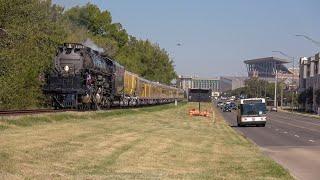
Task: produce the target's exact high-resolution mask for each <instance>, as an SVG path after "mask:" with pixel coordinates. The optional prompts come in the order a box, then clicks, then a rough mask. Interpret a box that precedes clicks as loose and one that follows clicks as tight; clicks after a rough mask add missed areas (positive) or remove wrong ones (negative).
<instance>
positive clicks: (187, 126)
mask: <svg viewBox="0 0 320 180" xmlns="http://www.w3.org/2000/svg"><path fill="white" fill-rule="evenodd" d="M192 106H194V107H197V106H196V104H188V105H185V104H184V105H181V106H179V107H174V106H173V105H166V106H158V107H151V108H142V109H136V110H135V109H131V110H116V111H111V112H90V113H74V112H73V113H62V114H59V115H37V116H28V117H19V118H17V117H15V118H9V119H7V118H2V119H1V120H0V142H1V146H0V179H24V178H27V179H291V178H292V177H291V176H290V175H289V174H288V172H287V171H285V170H284V169H283V168H282V167H280V166H279V165H277V164H276V163H275V162H273V161H272V160H270V159H269V158H267V157H265V156H263V155H262V154H261V152H260V151H259V149H258V148H257V147H255V146H254V145H252V144H251V143H250V142H248V141H247V140H246V139H245V138H243V137H241V136H239V135H238V134H237V133H236V132H235V131H234V130H233V129H232V128H230V127H229V126H228V125H227V124H226V123H225V122H224V121H222V119H221V116H220V115H219V114H218V113H217V114H216V116H215V120H216V121H215V123H213V118H212V117H211V118H202V117H189V116H188V115H187V110H188V109H189V108H190V107H192ZM206 106H207V108H210V105H209V104H207V105H206Z"/></svg>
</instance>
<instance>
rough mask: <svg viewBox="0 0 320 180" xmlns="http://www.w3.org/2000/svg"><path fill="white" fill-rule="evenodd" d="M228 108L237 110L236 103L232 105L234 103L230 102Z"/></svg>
mask: <svg viewBox="0 0 320 180" xmlns="http://www.w3.org/2000/svg"><path fill="white" fill-rule="evenodd" d="M229 106H230V108H231V109H232V110H237V109H238V108H237V104H236V103H234V102H232V103H230V105H229Z"/></svg>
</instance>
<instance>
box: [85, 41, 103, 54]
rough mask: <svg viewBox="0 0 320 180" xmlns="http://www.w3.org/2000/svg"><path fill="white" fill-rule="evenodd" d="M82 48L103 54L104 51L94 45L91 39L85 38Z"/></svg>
mask: <svg viewBox="0 0 320 180" xmlns="http://www.w3.org/2000/svg"><path fill="white" fill-rule="evenodd" d="M82 44H83V45H84V46H87V47H89V48H91V49H93V50H95V51H98V52H99V53H104V49H103V48H101V47H99V46H98V45H96V44H95V43H94V42H93V41H92V40H91V39H89V38H87V40H86V41H84V42H83V43H82Z"/></svg>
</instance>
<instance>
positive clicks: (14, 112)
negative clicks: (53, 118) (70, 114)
mask: <svg viewBox="0 0 320 180" xmlns="http://www.w3.org/2000/svg"><path fill="white" fill-rule="evenodd" d="M65 111H67V110H54V109H27V110H4V111H3V110H0V116H19V115H28V114H42V113H56V112H65Z"/></svg>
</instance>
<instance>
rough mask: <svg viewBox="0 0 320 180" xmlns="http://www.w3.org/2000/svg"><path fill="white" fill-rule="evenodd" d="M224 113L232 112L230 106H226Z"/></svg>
mask: <svg viewBox="0 0 320 180" xmlns="http://www.w3.org/2000/svg"><path fill="white" fill-rule="evenodd" d="M222 111H223V112H231V107H230V106H229V105H225V106H224V107H223V109H222Z"/></svg>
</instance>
